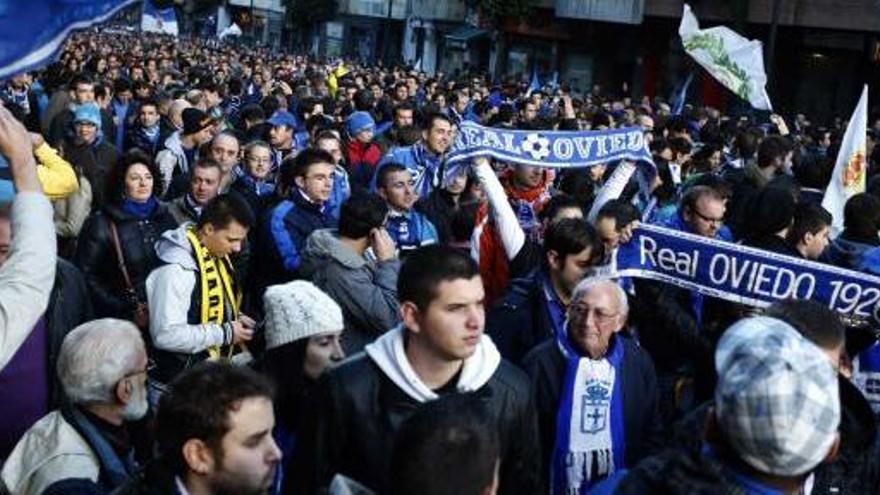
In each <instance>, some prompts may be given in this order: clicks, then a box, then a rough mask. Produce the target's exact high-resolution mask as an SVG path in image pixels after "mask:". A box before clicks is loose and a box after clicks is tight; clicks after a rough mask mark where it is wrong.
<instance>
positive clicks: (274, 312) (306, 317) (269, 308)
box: [263, 280, 344, 349]
mask: <svg viewBox="0 0 880 495" xmlns="http://www.w3.org/2000/svg"><path fill="white" fill-rule="evenodd" d="M263 305H264V307H265V311H266V326H265V331H266V349H274V348H276V347H280V346H282V345H284V344H289V343H291V342H295V341H297V340H300V339H305V338H308V337H311V336H313V335H319V334H322V333H328V332H338V331H341V330H342V329H343V325H344V324H343V320H342V309H340V308H339V305H338V304H336V301H334V300H333V299H331V298H330V296H328V295H327V294H325V293H324V292H322V291H321V289H319V288H317V287H316V286H315V285H314V284H312V283H311V282H306V281H304V280H295V281H293V282H288V283H286V284H282V285H273V286H270V287H269V288H268V289H266V293H265V294H264V295H263Z"/></svg>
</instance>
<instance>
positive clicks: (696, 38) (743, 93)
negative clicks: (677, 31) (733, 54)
mask: <svg viewBox="0 0 880 495" xmlns="http://www.w3.org/2000/svg"><path fill="white" fill-rule="evenodd" d="M681 42H682V45H684V49H685V50H686V51H688V52H692V51H695V50H703V51H705V52H706V54H707V55H709V57H710V58H711V59H712V62H713V64H714V65H716V66H717V67H718V68H720V69H721V70H722V71H723V73H722V74H719V76H720V77H722V78H723V79H725V80H727V81H729V82H730V83H731V84H730V87H732V88H735V89H734V93H736V94H737V96H739V97H740V98H742V99H744V100H746V101H748V100H749V95H750V94H751V89H750V88H749V76H748V74H746V71H745V70H744V69H743V68H742V67H740V66H739V65H737V64H736V62H734V61H733V60H731V59H730V57H729V56H728V55H727V51H726V50H725V49H724V40H723V39H721V37H720V36H716V35H713V34H709V33H701V34H695V35H693V36H689V37H688V38H687V39H682V40H681Z"/></svg>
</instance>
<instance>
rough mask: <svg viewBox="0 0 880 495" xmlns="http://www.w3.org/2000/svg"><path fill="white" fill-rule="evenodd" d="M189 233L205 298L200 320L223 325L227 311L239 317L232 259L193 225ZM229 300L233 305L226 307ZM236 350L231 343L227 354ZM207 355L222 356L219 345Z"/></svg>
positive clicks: (231, 315)
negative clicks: (214, 250) (200, 235)
mask: <svg viewBox="0 0 880 495" xmlns="http://www.w3.org/2000/svg"><path fill="white" fill-rule="evenodd" d="M186 237H187V239H189V242H190V244H192V248H193V253H194V254H195V258H196V263H197V264H198V267H199V274H200V277H199V278H200V279H201V297H202V300H201V301H200V303H201V314H200V315H199V322H200V323H203V324H204V323H216V324H218V325H222V324H223V323H224V322H225V321H227V313H228V314H229V316H230V317H231V319H235V318H237V317H238V301H239V295H238V294H236V292H235V291H234V290H233V282H232V266H231V264H230V262H229V259H228V258H225V257H224V258H217V257H216V256H214V255H212V254H211V253H210V252H209V251H208V248H206V247H205V246H204V245H203V244H202V243H201V242H200V241H199V238H198V237H197V236H196V233H195V231H194V230H193V229H188V230H187V231H186ZM227 303H228V304H229V305H230V308H226V304H227ZM233 350H234V348H233V347H231V348H230V350H229V355H228V356H225V357H231V356H232V354H233ZM208 355H209V356H210V357H211V359H217V358H219V357H221V350H220V347H219V346H212V347H209V348H208Z"/></svg>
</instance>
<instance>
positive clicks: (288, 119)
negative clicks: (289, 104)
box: [267, 110, 296, 129]
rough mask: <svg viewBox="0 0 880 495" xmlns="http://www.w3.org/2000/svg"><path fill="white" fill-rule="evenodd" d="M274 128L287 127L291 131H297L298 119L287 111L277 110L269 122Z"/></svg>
mask: <svg viewBox="0 0 880 495" xmlns="http://www.w3.org/2000/svg"><path fill="white" fill-rule="evenodd" d="M267 122H269V124H270V125H271V126H272V127H277V126H282V125H286V126H287V127H290V128H291V129H296V117H294V116H293V114H292V113H290V112H288V111H287V110H277V111H276V112H275V113H273V114H272V117H270V118H269V120H268V121H267Z"/></svg>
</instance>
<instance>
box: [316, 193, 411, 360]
mask: <svg viewBox="0 0 880 495" xmlns="http://www.w3.org/2000/svg"><path fill="white" fill-rule="evenodd" d="M387 214H388V206H387V205H386V204H385V202H384V201H382V199H381V198H380V197H378V196H377V195H375V194H373V193H368V192H361V193H355V194H354V195H352V196H351V197H350V198H348V200H346V201H345V203H342V210H341V216H340V218H339V229H338V230H333V229H321V230H316V231H314V232H313V233H312V234H311V235H310V236H309V237H308V239H307V240H306V244H305V248H304V249H303V255H302V266H301V268H300V273H301V274H302V276H303V277H305V278H307V279H309V280H311V281H312V282H314V283H315V285H317V286H318V287H319V288H320V289H321V290H323V291H324V292H326V293H327V294H328V295H329V296H330V297H332V298H333V299H335V300H336V301H337V302H338V303H339V306H340V307H341V308H342V316H343V318H344V319H345V340H343V345H344V347H345V353H346V355H352V354H355V353H357V352H360V351H361V350H363V348H364V346H365V345H367V344H368V343H370V342H372V341H373V340H374V339H375V338H376V337H378V336H379V335H381V334H382V333H383V332H385V331H386V330H388V329H389V328H391V327H393V326H394V325H396V324H397V323H398V322H399V317H398V304H397V273H398V271H399V270H400V261H399V259H398V257H397V255H396V249H395V245H394V241H393V239H392V238H391V236H390V235H388V231H386V230H385V228H384V227H383V224H384V222H385V217H386V216H387ZM368 250H371V251H372V256H369V255H368V254H367V251H368ZM374 258H375V260H374Z"/></svg>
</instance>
